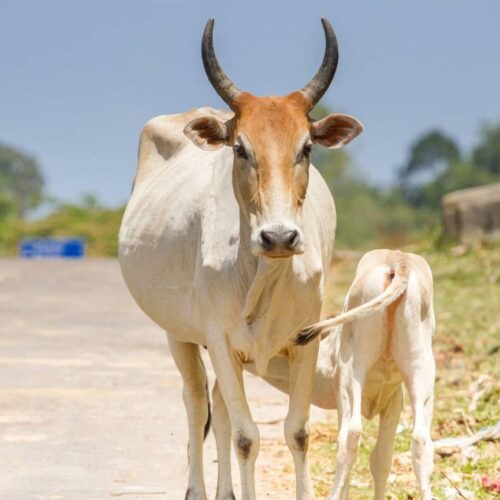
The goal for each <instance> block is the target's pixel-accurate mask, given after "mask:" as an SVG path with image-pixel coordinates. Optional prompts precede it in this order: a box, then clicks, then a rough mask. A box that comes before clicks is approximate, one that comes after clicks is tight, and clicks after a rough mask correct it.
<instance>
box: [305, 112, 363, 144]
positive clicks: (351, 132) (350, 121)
mask: <svg viewBox="0 0 500 500" xmlns="http://www.w3.org/2000/svg"><path fill="white" fill-rule="evenodd" d="M361 132H363V124H362V123H361V122H360V121H359V120H356V118H354V117H353V116H349V115H343V114H340V113H332V114H331V115H328V116H326V117H325V118H323V119H322V120H319V121H317V122H313V124H312V125H311V139H312V141H313V142H317V143H318V144H321V145H322V146H325V147H327V148H331V149H335V148H340V147H342V146H344V145H345V144H348V143H349V142H351V141H352V140H353V139H354V138H355V137H357V136H358V135H359V134H361Z"/></svg>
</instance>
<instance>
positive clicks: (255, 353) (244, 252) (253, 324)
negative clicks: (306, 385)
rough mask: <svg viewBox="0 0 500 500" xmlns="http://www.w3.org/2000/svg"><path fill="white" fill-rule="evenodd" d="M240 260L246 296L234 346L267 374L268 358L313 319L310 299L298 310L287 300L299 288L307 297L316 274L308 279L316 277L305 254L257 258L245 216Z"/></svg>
mask: <svg viewBox="0 0 500 500" xmlns="http://www.w3.org/2000/svg"><path fill="white" fill-rule="evenodd" d="M294 259H295V260H294ZM238 260H239V266H238V267H239V268H240V273H241V275H242V279H241V282H242V283H245V286H244V288H245V290H244V297H245V298H244V307H243V310H242V312H241V315H240V322H239V326H238V328H237V332H235V336H234V347H235V348H236V349H237V350H239V351H241V353H242V356H243V357H248V358H250V359H251V360H252V361H253V362H254V363H255V366H256V369H257V371H258V372H259V373H264V372H265V370H266V367H267V363H268V361H269V359H270V358H271V357H272V356H274V355H276V354H277V351H279V349H280V348H281V347H282V346H283V345H284V344H286V342H287V340H288V338H289V337H291V336H292V335H293V333H294V331H295V329H296V328H299V327H300V326H305V325H306V324H307V321H308V320H310V318H309V315H310V308H308V307H307V299H306V301H305V302H304V304H298V303H296V304H295V306H297V309H295V310H291V309H292V308H290V307H289V300H288V299H289V298H290V297H291V296H293V295H294V294H295V295H297V293H296V292H297V290H298V288H299V287H300V291H301V293H303V296H304V297H308V296H309V294H308V290H307V289H308V287H310V286H311V284H313V283H312V282H313V281H314V282H315V281H316V278H317V276H314V279H312V280H311V279H309V278H313V276H312V275H311V276H308V272H307V270H306V269H305V265H306V262H307V261H306V258H304V257H303V256H297V257H293V258H288V259H266V258H264V257H255V256H254V255H253V254H252V252H251V249H250V227H249V225H248V222H247V221H246V219H245V218H244V217H243V216H242V215H240V251H239V255H238ZM313 274H314V273H313ZM313 286H314V284H313ZM301 306H304V308H303V309H302V308H301ZM302 316H303V317H302ZM301 323H303V324H302V325H301Z"/></svg>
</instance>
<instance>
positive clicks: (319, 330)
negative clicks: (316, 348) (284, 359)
mask: <svg viewBox="0 0 500 500" xmlns="http://www.w3.org/2000/svg"><path fill="white" fill-rule="evenodd" d="M408 275H409V269H408V263H407V260H406V256H405V255H404V254H403V253H402V252H400V251H398V256H397V259H396V263H395V265H394V267H393V270H392V271H391V272H390V274H389V276H388V279H390V280H391V283H390V285H389V286H388V287H387V288H386V289H385V290H384V291H383V292H382V293H381V294H380V295H379V296H378V297H375V298H374V299H372V300H370V301H368V302H366V304H362V305H361V306H358V307H355V308H354V309H350V310H349V311H345V312H343V313H342V314H340V315H338V316H336V317H334V318H331V319H325V320H323V321H319V322H318V323H314V325H311V326H309V327H307V328H305V329H304V330H302V331H300V332H299V333H298V334H297V335H296V337H295V339H294V343H295V344H296V345H306V344H308V343H309V342H311V341H312V340H314V339H315V338H316V337H318V336H319V335H321V336H326V335H328V334H329V333H330V330H331V329H332V328H334V327H335V326H339V325H342V324H344V323H350V322H352V321H355V320H357V319H360V318H364V317H365V316H368V315H370V314H373V313H374V312H376V311H379V310H380V309H384V308H386V307H387V306H389V305H390V304H392V303H393V302H394V301H395V300H396V299H397V298H398V297H399V296H401V295H402V294H403V293H404V292H405V291H406V288H407V287H408Z"/></svg>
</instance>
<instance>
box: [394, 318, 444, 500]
mask: <svg viewBox="0 0 500 500" xmlns="http://www.w3.org/2000/svg"><path fill="white" fill-rule="evenodd" d="M419 326H420V328H419V327H418V326H417V327H416V328H413V329H410V328H407V326H406V325H405V324H404V321H401V324H400V326H398V333H399V332H401V335H399V334H398V338H397V345H396V348H395V349H394V359H395V360H396V363H397V364H398V367H399V369H400V371H401V373H402V374H403V380H404V382H405V385H406V387H407V389H408V392H409V394H410V399H411V409H412V414H413V430H412V435H411V452H412V459H413V469H414V471H415V474H416V476H417V481H418V485H419V489H420V494H421V496H422V498H423V499H424V500H430V499H431V498H432V494H431V484H430V479H431V475H432V470H433V467H434V446H433V443H432V438H431V421H432V408H433V401H434V378H435V370H436V366H435V363H434V357H433V355H432V350H431V345H430V338H431V333H430V332H427V331H426V329H425V327H424V325H419Z"/></svg>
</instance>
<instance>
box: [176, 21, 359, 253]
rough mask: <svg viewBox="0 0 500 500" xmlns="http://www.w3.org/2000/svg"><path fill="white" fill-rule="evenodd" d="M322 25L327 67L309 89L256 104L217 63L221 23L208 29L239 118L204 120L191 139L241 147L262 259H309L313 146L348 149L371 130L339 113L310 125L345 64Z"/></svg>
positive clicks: (237, 184) (239, 193) (247, 202)
mask: <svg viewBox="0 0 500 500" xmlns="http://www.w3.org/2000/svg"><path fill="white" fill-rule="evenodd" d="M322 23H323V29H324V31H325V40H326V46H325V55H324V57H323V63H322V64H321V66H320V68H319V70H318V72H317V73H316V75H315V76H314V77H313V79H312V80H311V81H310V82H309V83H308V84H307V85H306V86H305V87H304V88H303V89H302V90H300V91H297V92H293V93H291V94H290V95H288V96H285V97H255V96H253V95H251V94H249V93H248V92H242V91H241V90H240V89H238V88H237V87H236V86H235V85H234V83H233V82H232V81H231V80H230V79H229V78H228V77H227V75H226V74H225V73H224V71H223V70H222V68H221V66H220V64H219V62H218V61H217V57H216V56H215V51H214V47H213V27H214V22H213V19H210V20H209V21H208V23H207V25H206V27H205V32H204V34H203V40H202V58H203V64H204V66H205V71H206V73H207V76H208V78H209V80H210V82H211V83H212V85H213V87H214V89H215V90H216V91H217V93H218V94H219V95H220V96H221V97H222V99H223V100H224V101H225V102H226V103H227V104H228V105H229V106H230V107H231V109H232V110H233V111H234V113H235V116H234V118H233V119H231V120H229V121H228V122H223V121H221V120H219V119H217V118H216V117H214V116H203V117H200V118H197V119H195V120H193V121H191V122H190V123H188V124H187V126H186V127H185V129H184V133H185V134H186V135H187V136H188V137H189V138H190V139H191V140H192V141H193V142H194V143H195V144H196V145H197V146H199V147H201V148H203V149H207V150H214V149H218V148H221V147H223V146H230V147H232V148H233V152H234V166H233V184H234V192H235V195H236V198H237V200H238V203H239V205H240V208H241V211H242V213H243V214H244V216H245V217H246V219H247V221H248V223H249V225H250V230H251V235H250V238H251V247H252V251H253V253H254V254H255V255H263V256H266V257H272V258H280V257H281V258H283V257H291V256H292V255H294V254H300V253H302V252H304V246H305V244H307V242H305V241H304V236H303V231H302V221H301V212H302V205H303V203H304V199H305V197H306V193H307V185H308V181H309V164H310V153H311V147H312V145H313V143H319V144H322V145H323V146H326V147H329V148H337V147H340V146H342V145H343V144H347V143H348V142H350V141H351V140H352V139H353V138H354V137H356V136H357V135H358V134H359V133H360V132H361V131H362V129H363V127H362V125H361V123H359V122H358V121H357V120H356V119H355V118H352V117H350V116H348V115H340V114H332V115H329V116H327V117H326V118H323V119H322V120H320V121H318V122H313V121H312V120H310V119H309V116H308V113H309V111H311V109H312V108H313V106H314V105H315V104H316V103H317V102H318V101H319V99H320V98H321V96H322V95H323V94H324V93H325V92H326V90H327V89H328V86H329V85H330V83H331V81H332V79H333V76H334V74H335V70H336V68H337V62H338V47H337V40H336V38H335V33H334V31H333V28H332V27H331V25H330V23H329V22H328V21H327V20H326V19H322Z"/></svg>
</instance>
